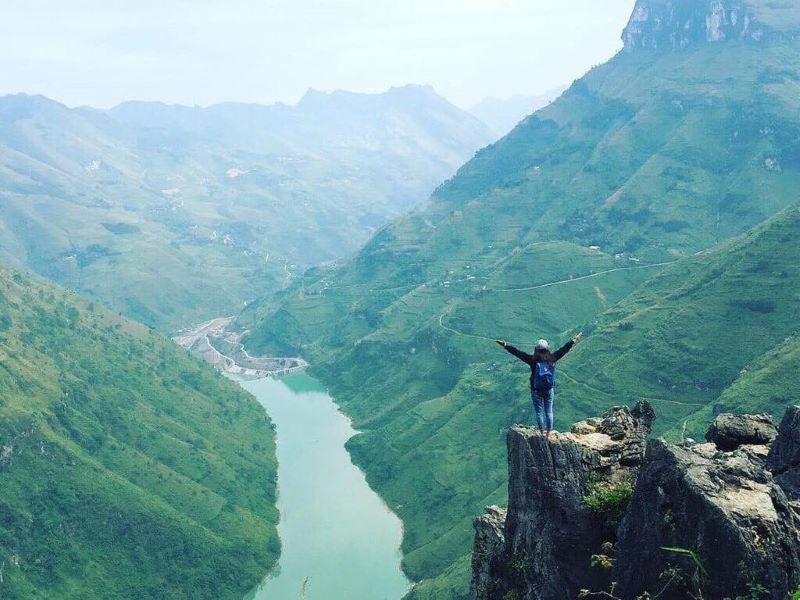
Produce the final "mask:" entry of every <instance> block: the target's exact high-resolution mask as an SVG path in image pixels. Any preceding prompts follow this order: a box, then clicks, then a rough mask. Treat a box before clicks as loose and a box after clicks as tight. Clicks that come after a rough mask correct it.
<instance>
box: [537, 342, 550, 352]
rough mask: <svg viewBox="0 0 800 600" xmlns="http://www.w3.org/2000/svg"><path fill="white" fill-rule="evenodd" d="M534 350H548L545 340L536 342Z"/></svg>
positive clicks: (548, 346) (548, 345)
mask: <svg viewBox="0 0 800 600" xmlns="http://www.w3.org/2000/svg"><path fill="white" fill-rule="evenodd" d="M536 349H537V350H550V344H548V343H547V340H539V341H538V342H536Z"/></svg>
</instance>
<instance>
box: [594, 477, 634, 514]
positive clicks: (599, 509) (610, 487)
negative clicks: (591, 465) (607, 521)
mask: <svg viewBox="0 0 800 600" xmlns="http://www.w3.org/2000/svg"><path fill="white" fill-rule="evenodd" d="M632 494H633V483H632V482H631V481H630V480H628V479H624V480H622V481H618V482H616V483H609V482H607V481H601V480H590V481H589V484H588V485H587V490H586V495H584V497H583V503H584V505H586V507H587V508H588V509H589V510H591V511H592V512H593V513H596V514H598V515H604V516H606V517H608V518H614V517H617V518H619V517H621V516H622V514H623V513H624V512H625V509H626V508H627V507H628V501H629V500H630V499H631V495H632Z"/></svg>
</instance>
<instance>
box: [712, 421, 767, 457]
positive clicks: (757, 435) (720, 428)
mask: <svg viewBox="0 0 800 600" xmlns="http://www.w3.org/2000/svg"><path fill="white" fill-rule="evenodd" d="M777 435H778V429H777V428H776V427H775V423H774V422H773V420H772V417H771V416H769V415H767V414H760V415H733V414H730V413H722V414H721V415H717V417H716V418H715V419H714V422H713V423H711V425H710V426H709V428H708V431H706V440H707V441H709V442H712V443H714V444H715V445H716V446H717V449H719V450H724V451H726V452H729V451H731V450H736V448H738V447H739V446H742V445H744V444H761V445H764V444H769V443H770V442H772V440H774V439H775V436H777Z"/></svg>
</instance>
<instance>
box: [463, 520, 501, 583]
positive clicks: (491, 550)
mask: <svg viewBox="0 0 800 600" xmlns="http://www.w3.org/2000/svg"><path fill="white" fill-rule="evenodd" d="M505 524H506V509H504V508H500V507H498V506H487V507H486V510H485V512H484V514H483V515H481V516H480V517H478V518H477V519H475V521H474V522H473V527H475V541H474V543H473V545H472V582H471V583H470V589H471V590H472V593H473V597H476V598H495V597H498V598H499V597H502V595H499V596H498V594H499V592H500V590H499V589H495V587H494V586H495V583H496V581H495V579H496V578H495V577H493V575H492V573H494V572H496V571H498V570H499V569H500V568H502V565H500V564H497V561H498V560H499V559H500V558H501V557H502V555H503V546H504V545H505V531H504V530H505Z"/></svg>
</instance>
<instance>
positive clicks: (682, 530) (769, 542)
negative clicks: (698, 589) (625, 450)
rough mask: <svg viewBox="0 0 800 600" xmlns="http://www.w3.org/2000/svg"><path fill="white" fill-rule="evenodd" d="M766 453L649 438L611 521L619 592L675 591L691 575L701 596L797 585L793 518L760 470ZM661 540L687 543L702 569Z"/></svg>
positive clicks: (689, 585) (783, 590)
mask: <svg viewBox="0 0 800 600" xmlns="http://www.w3.org/2000/svg"><path fill="white" fill-rule="evenodd" d="M766 457H767V448H766V447H765V446H742V447H740V448H739V449H738V450H734V451H732V452H719V451H718V450H717V449H716V447H715V446H714V445H713V444H701V445H697V446H693V447H691V448H680V447H678V446H674V445H671V444H668V443H666V442H664V441H663V440H655V441H651V442H650V443H649V444H648V448H647V452H646V454H645V458H644V462H643V464H642V466H641V469H640V471H639V475H638V478H637V482H636V487H635V489H634V493H633V496H632V497H631V501H630V504H629V506H628V510H627V513H626V515H625V518H624V519H623V522H622V524H621V526H620V530H619V542H618V545H617V549H616V553H615V556H614V559H615V562H614V570H613V575H612V579H613V580H614V581H616V582H617V588H616V593H617V595H619V596H620V597H621V598H625V599H627V598H634V597H636V596H637V595H639V594H643V593H644V592H649V593H650V594H653V595H655V594H656V593H659V592H661V595H660V596H659V597H660V598H664V599H678V598H681V599H683V598H687V597H689V596H688V594H689V593H691V592H692V591H693V589H694V588H693V586H696V585H697V581H692V579H693V577H695V576H699V577H700V582H701V584H702V592H703V597H706V598H726V597H730V598H734V597H736V596H740V595H746V594H747V593H748V586H749V585H750V584H753V583H757V584H759V585H762V586H764V588H766V589H767V590H768V593H769V596H764V597H769V598H775V599H778V598H785V597H786V595H787V593H788V592H789V591H790V590H792V591H793V590H794V589H796V587H797V586H798V585H800V537H799V536H800V520H798V518H797V515H796V514H795V513H794V512H793V510H792V509H791V507H790V504H789V500H788V498H787V497H786V494H784V492H783V490H782V489H781V488H780V487H779V486H778V485H776V484H775V483H774V482H773V480H772V476H771V475H770V473H769V471H767V470H766ZM664 548H682V549H686V550H690V551H692V552H694V553H695V554H696V556H697V557H698V558H699V560H700V561H701V562H702V565H703V568H704V569H705V573H704V574H701V573H699V572H698V571H699V567H698V566H697V564H696V563H695V562H694V560H693V558H692V557H691V556H690V555H687V554H681V553H677V552H671V551H668V550H664ZM673 568H677V570H676V571H672V570H671V569H673ZM662 590H663V591H662Z"/></svg>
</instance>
